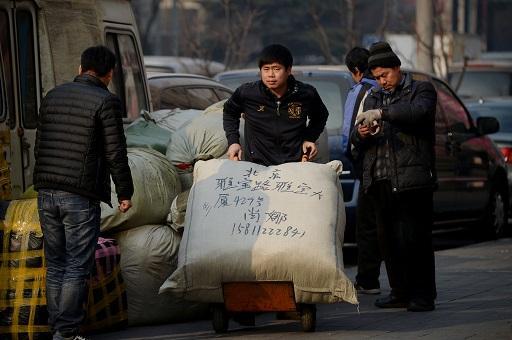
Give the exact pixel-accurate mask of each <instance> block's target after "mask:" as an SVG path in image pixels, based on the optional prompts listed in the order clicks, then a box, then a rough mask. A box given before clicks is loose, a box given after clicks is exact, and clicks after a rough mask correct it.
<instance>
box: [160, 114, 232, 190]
mask: <svg viewBox="0 0 512 340" xmlns="http://www.w3.org/2000/svg"><path fill="white" fill-rule="evenodd" d="M227 148H228V141H227V139H226V135H225V133H224V129H223V127H222V116H219V115H218V114H208V115H199V116H197V117H196V118H194V119H193V120H191V121H189V122H188V123H187V124H185V125H184V126H182V127H181V128H180V129H179V130H177V131H176V132H175V133H174V134H173V135H172V137H171V140H170V141H169V146H168V147H167V152H166V157H167V158H168V159H169V160H170V161H171V163H172V164H174V166H176V168H177V170H178V174H179V176H180V180H181V186H182V189H183V190H186V189H188V188H190V187H191V186H192V171H193V169H194V164H195V162H197V161H198V160H207V159H211V158H219V157H221V156H223V155H224V154H225V153H226V151H227Z"/></svg>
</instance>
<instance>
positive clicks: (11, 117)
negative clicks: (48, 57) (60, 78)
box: [0, 1, 40, 199]
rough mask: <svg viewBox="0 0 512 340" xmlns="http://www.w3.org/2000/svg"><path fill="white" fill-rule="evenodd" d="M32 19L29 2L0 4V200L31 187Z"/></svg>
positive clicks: (35, 102)
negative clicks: (0, 81) (0, 97)
mask: <svg viewBox="0 0 512 340" xmlns="http://www.w3.org/2000/svg"><path fill="white" fill-rule="evenodd" d="M35 18H36V12H35V8H34V4H33V2H32V1H9V2H6V1H2V2H1V3H0V54H1V56H0V57H1V66H0V76H1V80H2V86H1V87H2V89H1V96H2V99H1V102H2V103H1V104H0V107H1V110H2V112H1V114H0V149H1V152H0V153H1V155H0V169H1V170H0V171H1V173H0V185H1V192H0V198H1V199H9V198H16V197H19V195H21V193H23V191H24V190H25V189H26V188H27V187H28V186H30V185H31V184H32V170H33V164H34V143H35V134H36V127H37V108H38V107H39V101H40V98H39V93H40V91H39V89H40V85H39V70H38V67H39V65H38V61H37V58H36V55H37V54H36V53H35V52H36V48H37V44H36V36H37V32H36V24H35V23H36V21H35Z"/></svg>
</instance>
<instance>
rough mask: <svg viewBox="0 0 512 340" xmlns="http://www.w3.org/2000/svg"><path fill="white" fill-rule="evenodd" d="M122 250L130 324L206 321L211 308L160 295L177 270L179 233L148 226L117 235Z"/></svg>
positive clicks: (173, 296) (166, 294)
mask: <svg viewBox="0 0 512 340" xmlns="http://www.w3.org/2000/svg"><path fill="white" fill-rule="evenodd" d="M116 239H117V242H118V244H119V247H120V249H121V273H122V275H123V279H124V282H125V284H126V294H127V297H128V322H129V324H130V325H131V326H133V325H147V324H156V323H166V322H179V321H187V320H191V319H197V318H200V317H204V316H205V314H206V312H207V306H206V305H204V304H199V303H192V302H189V301H184V300H183V299H181V298H179V297H176V296H175V295H171V294H169V293H164V294H160V295H159V294H158V290H159V288H160V286H161V285H162V283H163V282H164V281H165V279H166V278H167V277H168V276H169V275H170V274H171V273H172V272H173V271H174V270H175V269H176V265H177V262H178V249H179V244H180V241H181V236H180V234H179V233H177V232H175V231H174V230H173V229H171V228H169V227H168V226H166V225H147V226H142V227H138V228H135V229H130V230H127V231H123V232H120V233H118V234H116Z"/></svg>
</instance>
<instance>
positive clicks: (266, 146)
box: [223, 76, 329, 166]
mask: <svg viewBox="0 0 512 340" xmlns="http://www.w3.org/2000/svg"><path fill="white" fill-rule="evenodd" d="M242 113H243V114H244V115H243V118H244V120H245V129H244V137H245V144H246V145H245V150H244V156H245V157H244V158H245V160H247V161H250V162H254V163H258V164H262V165H267V166H268V165H277V164H282V163H287V162H296V161H299V160H300V158H301V154H302V143H303V142H304V141H309V142H315V141H316V140H317V139H318V136H320V134H321V133H322V131H323V129H324V127H325V123H326V121H327V117H328V115H329V112H328V111H327V108H326V107H325V105H324V103H323V102H322V99H320V96H319V95H318V92H317V91H316V89H315V88H314V87H313V86H311V85H308V84H304V83H302V82H300V81H297V80H295V78H293V76H290V77H289V78H288V90H287V92H286V93H285V95H284V96H282V97H281V98H277V97H276V96H275V95H274V94H273V93H272V92H271V91H270V90H269V89H268V88H267V87H266V86H265V85H264V84H263V82H262V81H261V80H260V81H256V82H252V83H247V84H243V85H242V86H240V87H239V88H238V89H236V91H235V93H234V94H233V95H232V96H231V98H229V100H228V101H227V102H226V103H225V104H224V116H223V120H224V131H225V132H226V137H227V139H228V144H229V145H231V144H233V143H240V133H239V127H240V117H241V114H242ZM308 118H309V123H308V124H306V123H307V120H308Z"/></svg>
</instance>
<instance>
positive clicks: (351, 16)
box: [345, 0, 357, 51]
mask: <svg viewBox="0 0 512 340" xmlns="http://www.w3.org/2000/svg"><path fill="white" fill-rule="evenodd" d="M345 5H346V13H347V17H346V18H347V24H346V33H345V50H347V51H349V50H350V49H351V48H352V47H354V46H355V45H356V43H357V37H356V31H355V14H356V13H355V12H356V0H345Z"/></svg>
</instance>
